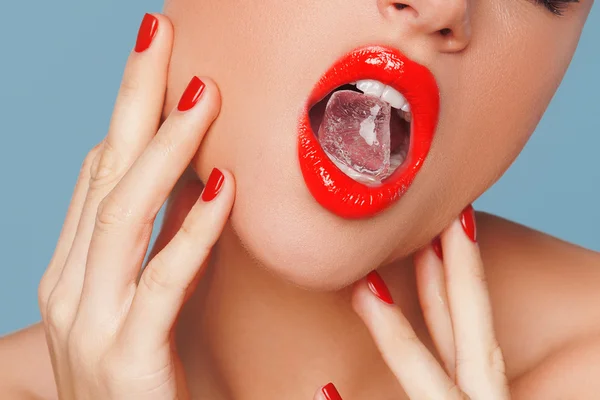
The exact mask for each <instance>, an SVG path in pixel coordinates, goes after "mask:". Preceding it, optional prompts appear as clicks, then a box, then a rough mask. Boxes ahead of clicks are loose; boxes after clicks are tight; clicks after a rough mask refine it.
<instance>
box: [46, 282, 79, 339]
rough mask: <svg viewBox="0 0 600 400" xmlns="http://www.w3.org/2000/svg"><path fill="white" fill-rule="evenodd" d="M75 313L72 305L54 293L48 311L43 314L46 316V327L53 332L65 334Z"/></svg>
mask: <svg viewBox="0 0 600 400" xmlns="http://www.w3.org/2000/svg"><path fill="white" fill-rule="evenodd" d="M73 312H74V310H73V307H72V305H71V303H70V302H69V301H67V300H66V299H65V298H61V297H59V296H57V295H56V293H55V292H53V293H52V295H51V296H50V299H49V300H48V302H47V305H46V311H45V313H43V314H45V318H46V320H45V322H46V325H47V326H48V328H49V329H50V330H51V331H53V332H64V331H65V330H68V329H69V325H70V321H71V320H72V316H73Z"/></svg>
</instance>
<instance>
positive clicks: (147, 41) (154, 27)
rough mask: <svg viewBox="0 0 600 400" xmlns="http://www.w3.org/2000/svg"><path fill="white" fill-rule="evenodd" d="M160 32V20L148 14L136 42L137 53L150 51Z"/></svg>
mask: <svg viewBox="0 0 600 400" xmlns="http://www.w3.org/2000/svg"><path fill="white" fill-rule="evenodd" d="M156 32H158V18H156V17H155V16H154V15H151V14H146V15H144V19H143V20H142V24H141V25H140V30H139V31H138V36H137V41H136V42H135V51H136V52H137V53H141V52H143V51H145V50H148V48H149V47H150V45H151V44H152V40H154V36H156Z"/></svg>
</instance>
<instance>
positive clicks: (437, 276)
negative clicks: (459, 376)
mask: <svg viewBox="0 0 600 400" xmlns="http://www.w3.org/2000/svg"><path fill="white" fill-rule="evenodd" d="M438 245H439V246H441V244H440V243H439V238H436V239H434V246H427V247H426V248H425V249H423V250H421V251H419V252H417V253H416V254H415V256H414V261H415V268H416V276H417V288H418V293H419V302H420V303H421V309H422V310H423V316H424V317H425V323H426V324H427V328H428V330H429V334H430V335H431V338H432V339H433V343H434V345H435V347H436V349H437V351H438V353H439V355H440V358H441V360H442V363H443V365H444V368H445V369H446V372H447V373H448V376H449V377H450V379H452V380H454V377H455V373H454V371H455V369H454V366H455V347H454V333H453V332H452V320H451V319H450V310H449V309H448V295H447V293H446V280H445V278H444V270H443V265H442V260H441V258H440V256H441V254H442V253H441V251H439V250H438V251H434V248H438V249H441V247H438Z"/></svg>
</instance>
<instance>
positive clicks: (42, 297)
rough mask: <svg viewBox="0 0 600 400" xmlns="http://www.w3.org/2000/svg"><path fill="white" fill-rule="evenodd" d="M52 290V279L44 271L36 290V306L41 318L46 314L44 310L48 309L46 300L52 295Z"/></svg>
mask: <svg viewBox="0 0 600 400" xmlns="http://www.w3.org/2000/svg"><path fill="white" fill-rule="evenodd" d="M53 289H54V280H53V279H52V276H51V273H50V271H49V270H46V272H44V275H43V276H42V279H41V280H40V283H39V284H38V288H37V296H38V304H39V307H40V312H41V313H42V316H43V315H44V314H45V312H46V308H47V307H48V299H49V298H50V294H51V293H52V290H53Z"/></svg>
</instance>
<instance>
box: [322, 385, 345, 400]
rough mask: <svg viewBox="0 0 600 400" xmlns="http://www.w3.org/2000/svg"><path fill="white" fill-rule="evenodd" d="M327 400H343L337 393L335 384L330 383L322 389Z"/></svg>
mask: <svg viewBox="0 0 600 400" xmlns="http://www.w3.org/2000/svg"><path fill="white" fill-rule="evenodd" d="M321 391H322V392H323V394H324V395H325V398H326V399H327V400H342V396H340V392H338V391H337V389H336V388H335V385H334V384H333V383H328V384H327V385H325V386H324V387H323V389H321Z"/></svg>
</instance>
